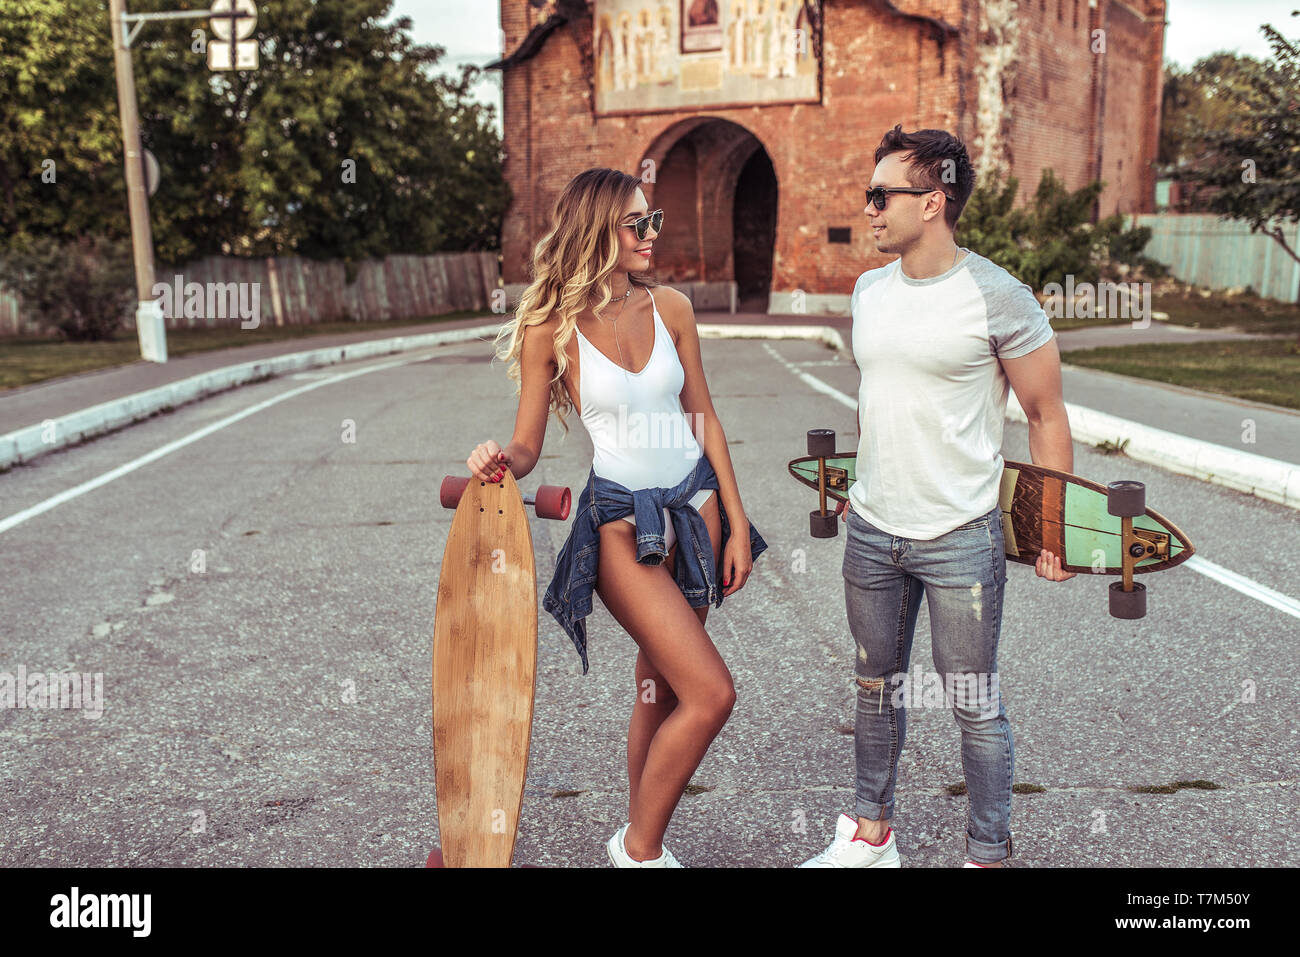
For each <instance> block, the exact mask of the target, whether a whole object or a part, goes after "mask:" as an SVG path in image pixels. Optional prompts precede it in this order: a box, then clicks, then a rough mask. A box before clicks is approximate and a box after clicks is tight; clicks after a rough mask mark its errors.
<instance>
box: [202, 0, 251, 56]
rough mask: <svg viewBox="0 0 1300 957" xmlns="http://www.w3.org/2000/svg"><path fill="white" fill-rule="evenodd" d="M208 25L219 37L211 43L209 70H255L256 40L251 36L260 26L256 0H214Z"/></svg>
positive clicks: (209, 47) (209, 46)
mask: <svg viewBox="0 0 1300 957" xmlns="http://www.w3.org/2000/svg"><path fill="white" fill-rule="evenodd" d="M211 13H212V20H211V23H210V24H209V26H211V27H212V32H213V34H214V35H215V36H216V37H217V38H218V39H216V40H212V41H209V43H208V69H209V70H256V69H257V67H258V46H257V40H255V39H249V38H250V37H252V35H253V30H254V29H255V28H256V27H257V7H256V6H255V5H254V3H253V0H212V8H211Z"/></svg>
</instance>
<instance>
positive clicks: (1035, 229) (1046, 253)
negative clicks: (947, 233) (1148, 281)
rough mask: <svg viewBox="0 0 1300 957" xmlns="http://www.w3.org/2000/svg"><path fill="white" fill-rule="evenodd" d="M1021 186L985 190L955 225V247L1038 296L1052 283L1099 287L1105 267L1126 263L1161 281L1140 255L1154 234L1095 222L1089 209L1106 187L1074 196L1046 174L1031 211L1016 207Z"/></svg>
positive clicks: (1120, 222)
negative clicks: (985, 260) (980, 258)
mask: <svg viewBox="0 0 1300 957" xmlns="http://www.w3.org/2000/svg"><path fill="white" fill-rule="evenodd" d="M1019 185H1020V181H1019V180H1018V179H1017V178H1016V177H1014V176H1011V177H1008V178H1007V181H1006V182H1005V183H1003V184H1002V185H1001V186H996V185H991V184H986V183H981V184H980V185H978V186H977V187H976V188H975V191H974V192H972V193H971V197H970V200H969V201H968V202H967V203H966V208H965V209H964V210H962V214H961V219H959V220H958V221H957V238H958V242H960V243H961V244H962V245H964V246H966V247H967V248H969V249H971V250H973V251H974V252H977V253H979V254H980V255H981V256H984V257H986V258H988V259H991V260H992V261H993V262H995V263H997V264H998V265H999V266H1001V267H1002V268H1004V269H1006V270H1007V271H1009V272H1010V273H1012V274H1013V275H1014V276H1016V277H1017V278H1018V279H1020V280H1021V281H1022V282H1024V283H1027V284H1028V285H1029V286H1030V287H1031V288H1033V289H1042V288H1043V287H1044V286H1045V285H1047V283H1049V282H1059V283H1063V282H1064V280H1065V277H1066V276H1067V275H1072V276H1074V279H1075V282H1080V283H1081V282H1093V283H1095V282H1097V281H1098V280H1099V278H1100V276H1101V270H1102V268H1103V266H1107V265H1112V264H1116V263H1123V264H1126V265H1130V266H1137V267H1141V268H1143V269H1146V270H1149V271H1153V272H1156V273H1159V272H1162V271H1163V267H1162V266H1160V264H1159V263H1156V262H1155V261H1153V260H1151V259H1149V258H1147V257H1146V256H1143V255H1142V250H1143V249H1145V248H1146V244H1147V242H1148V241H1149V240H1150V239H1151V230H1150V229H1149V228H1147V227H1145V226H1138V227H1135V228H1132V229H1129V228H1126V226H1125V218H1124V216H1123V215H1122V214H1119V213H1116V214H1115V215H1113V216H1107V217H1105V218H1103V219H1101V220H1100V221H1098V222H1097V223H1093V222H1091V215H1092V212H1091V211H1092V207H1093V203H1094V202H1095V201H1096V199H1097V197H1098V196H1099V195H1100V194H1101V191H1102V188H1103V186H1104V185H1105V184H1104V183H1103V182H1101V181H1100V180H1094V181H1092V182H1091V183H1088V184H1087V185H1086V186H1084V187H1082V188H1081V189H1078V190H1075V191H1074V192H1071V191H1070V190H1068V189H1066V187H1065V184H1064V183H1062V182H1061V181H1060V180H1058V179H1057V178H1056V175H1055V174H1054V173H1053V172H1052V171H1051V170H1050V169H1045V170H1043V175H1042V178H1041V179H1040V180H1039V182H1038V188H1037V189H1036V190H1035V191H1034V200H1033V202H1032V203H1030V204H1028V205H1026V206H1023V207H1016V206H1015V205H1014V204H1015V198H1016V189H1017V188H1018V187H1019Z"/></svg>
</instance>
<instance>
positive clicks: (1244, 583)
mask: <svg viewBox="0 0 1300 957" xmlns="http://www.w3.org/2000/svg"><path fill="white" fill-rule="evenodd" d="M763 348H764V349H766V350H767V352H768V354H769V355H770V356H771V357H772V358H773V359H775V360H776V361H777V362H779V363H781V365H783V366H785V367H786V368H787V369H789V370H790V372H791V374H793V375H794V376H795V378H797V379H799V380H800V381H802V382H803V383H804V384H805V385H807V386H808V387H809V388H810V389H815V390H816V391H818V392H820V393H822V394H823V395H828V396H830V397H831V398H832V399H834V400H835V401H836V402H839V403H840V404H841V405H845V406H848V407H849V408H850V409H856V408H857V405H858V402H857V399H855V398H853V397H851V396H848V395H846V394H845V393H843V392H841V391H840V390H839V389H836V388H835V387H834V386H831V385H828V384H827V383H825V382H823V381H822V380H821V379H818V378H817V377H816V376H814V375H810V374H809V373H807V372H804V371H803V370H802V369H800V368H799V367H798V366H797V365H795V364H794V363H793V362H790V361H788V360H787V359H786V358H785V357H784V356H782V355H780V354H779V353H778V352H777V351H776V350H775V349H773V348H772V347H771V346H770V345H768V344H767V343H763ZM1182 567H1183V568H1190V569H1191V570H1192V571H1194V572H1199V573H1200V574H1202V575H1204V576H1205V577H1206V578H1212V579H1213V580H1214V581H1217V582H1218V583H1219V584H1221V585H1227V586H1228V587H1229V588H1235V589H1236V590H1237V591H1239V592H1241V593H1242V594H1243V595H1248V596H1249V597H1251V598H1254V599H1255V600H1256V601H1260V602H1263V603H1264V604H1266V605H1270V606H1272V607H1273V608H1276V609H1277V610H1278V611H1281V612H1285V613H1286V614H1288V615H1291V616H1293V617H1295V618H1300V601H1297V600H1296V599H1294V598H1292V597H1291V596H1290V595H1284V594H1282V593H1281V592H1280V591H1274V590H1273V589H1271V588H1269V587H1268V586H1267V585H1261V584H1260V583H1259V582H1257V581H1254V580H1253V579H1250V578H1247V577H1246V576H1245V575H1240V574H1238V573H1237V572H1234V571H1233V570H1232V569H1230V568H1224V567H1223V566H1222V565H1216V564H1215V563H1214V562H1212V561H1210V560H1209V559H1208V558H1202V557H1201V556H1200V555H1193V556H1192V557H1191V558H1189V559H1187V561H1185V562H1183V564H1182Z"/></svg>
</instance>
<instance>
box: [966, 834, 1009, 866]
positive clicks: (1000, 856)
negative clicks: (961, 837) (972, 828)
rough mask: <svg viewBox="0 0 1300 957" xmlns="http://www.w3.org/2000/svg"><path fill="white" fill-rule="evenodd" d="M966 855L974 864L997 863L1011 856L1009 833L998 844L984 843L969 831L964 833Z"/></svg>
mask: <svg viewBox="0 0 1300 957" xmlns="http://www.w3.org/2000/svg"><path fill="white" fill-rule="evenodd" d="M966 856H967V857H969V858H970V859H971V860H972V861H974V862H975V863H976V864H997V863H998V862H999V861H1004V860H1006V859H1007V858H1009V857H1010V856H1011V835H1010V834H1008V835H1007V839H1006V840H1005V841H1002V842H1001V843H999V844H985V843H984V842H983V841H977V840H975V838H973V837H971V836H970V834H969V833H967V835H966Z"/></svg>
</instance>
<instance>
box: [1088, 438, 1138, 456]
mask: <svg viewBox="0 0 1300 957" xmlns="http://www.w3.org/2000/svg"><path fill="white" fill-rule="evenodd" d="M1128 442H1129V440H1128V439H1124V440H1123V441H1120V442H1112V441H1111V440H1110V439H1102V440H1101V441H1100V442H1098V443H1096V444H1095V445H1093V448H1094V449H1096V450H1097V451H1098V452H1100V453H1101V454H1102V455H1123V454H1124V451H1125V449H1127V448H1128Z"/></svg>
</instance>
